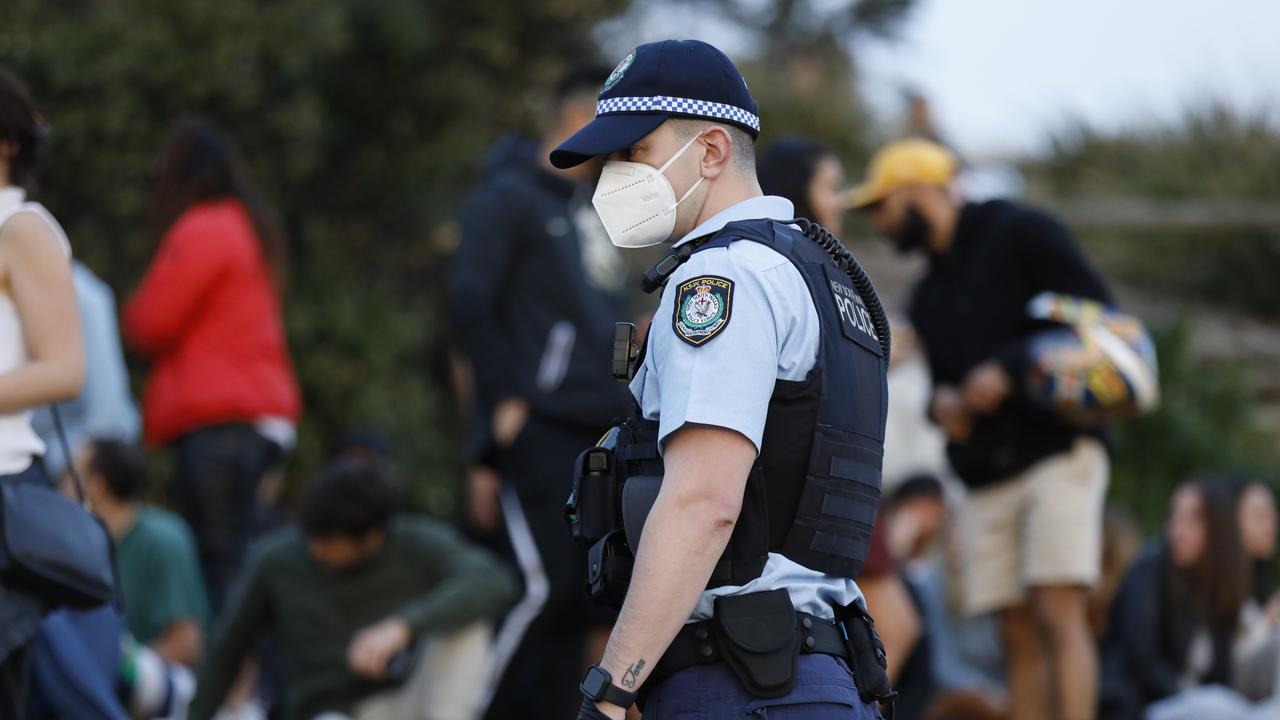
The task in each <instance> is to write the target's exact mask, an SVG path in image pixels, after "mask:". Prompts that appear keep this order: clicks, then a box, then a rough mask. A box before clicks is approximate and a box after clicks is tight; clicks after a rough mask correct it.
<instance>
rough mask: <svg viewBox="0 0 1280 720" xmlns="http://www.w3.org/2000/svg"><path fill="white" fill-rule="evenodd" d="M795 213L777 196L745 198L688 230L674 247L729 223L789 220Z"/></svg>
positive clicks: (785, 201)
mask: <svg viewBox="0 0 1280 720" xmlns="http://www.w3.org/2000/svg"><path fill="white" fill-rule="evenodd" d="M795 212H796V208H795V206H794V205H792V204H791V201H790V200H788V199H786V198H783V197H778V196H777V195H757V196H756V197H753V198H747V199H746V200H743V201H742V202H740V203H738V204H736V205H730V206H729V207H727V208H725V209H724V210H721V211H720V212H718V213H716V214H715V215H712V216H711V217H709V218H707V219H706V220H705V221H703V223H702V224H701V225H699V226H698V227H696V228H694V229H693V230H690V231H689V234H688V235H685V236H684V237H682V238H680V240H678V241H677V242H676V244H675V246H676V247H678V246H680V245H683V244H685V243H687V242H689V241H690V240H695V239H697V238H700V237H706V236H707V235H711V234H712V233H716V232H719V231H720V230H721V228H723V227H724V226H725V225H728V224H729V223H731V222H737V221H739V220H760V219H768V220H790V219H792V218H794V217H795V216H796V215H795Z"/></svg>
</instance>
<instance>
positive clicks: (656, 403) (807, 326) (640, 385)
mask: <svg viewBox="0 0 1280 720" xmlns="http://www.w3.org/2000/svg"><path fill="white" fill-rule="evenodd" d="M794 212H795V211H794V208H793V206H792V205H791V202H790V201H788V200H786V199H784V198H780V197H775V196H768V195H767V196H764V197H756V198H751V199H749V200H744V201H742V202H740V203H738V204H737V205H734V206H732V207H729V208H726V209H725V210H723V211H721V212H719V213H717V214H716V215H714V216H712V217H711V218H710V219H708V220H707V221H706V222H704V223H702V224H701V225H699V226H698V227H697V228H695V229H694V230H693V231H692V232H690V233H689V234H688V235H686V236H684V237H683V238H682V239H681V240H680V241H679V242H677V243H676V245H680V244H682V243H685V242H688V241H690V240H693V239H695V238H700V237H704V236H706V235H709V234H711V233H714V232H716V231H718V230H720V229H721V228H723V227H724V226H725V225H727V224H729V223H731V222H735V221H738V220H755V219H760V218H769V219H773V220H789V219H791V218H792V217H794V214H793V213H794ZM701 275H718V276H720V277H724V278H728V279H730V280H732V281H733V283H734V285H733V297H732V301H733V302H732V309H731V315H730V318H729V322H728V324H727V325H725V327H724V329H723V330H722V331H721V332H720V334H719V335H717V336H716V337H714V338H712V339H711V340H708V341H707V342H706V343H705V344H703V345H700V346H698V347H694V346H692V345H689V344H688V343H686V342H684V341H683V340H681V339H680V338H679V337H677V336H676V334H675V331H674V330H673V328H672V322H671V318H672V317H673V314H674V308H673V304H674V302H675V295H676V288H677V287H679V286H680V285H681V284H682V283H684V282H685V281H687V280H690V279H692V278H694V277H698V276H701ZM820 333H821V330H820V326H819V323H818V311H817V309H815V308H814V305H813V299H812V297H811V296H810V294H809V288H808V286H807V285H806V284H805V281H804V278H803V277H801V275H800V271H799V270H797V269H796V267H795V265H793V264H792V263H791V261H790V260H788V259H787V258H786V257H784V256H783V255H782V254H781V253H779V252H777V251H776V250H774V249H773V248H770V247H767V246H765V245H761V244H760V243H757V242H750V241H741V242H734V243H731V244H730V245H729V246H728V247H724V248H712V249H709V250H703V251H701V252H698V253H696V254H694V255H693V257H691V258H690V259H689V261H688V262H686V263H685V264H684V265H682V266H681V267H680V268H679V269H677V270H676V271H675V273H673V274H672V275H671V277H670V278H669V279H668V280H667V284H666V287H665V288H663V291H662V301H661V303H660V304H659V305H658V312H657V314H656V315H655V316H654V322H653V326H652V327H651V328H650V330H649V338H648V343H649V347H648V351H647V353H646V355H645V361H644V364H643V365H642V366H641V367H640V369H639V371H637V373H636V376H635V378H634V379H633V380H632V381H631V392H632V394H633V395H635V397H636V400H637V401H638V402H639V403H640V408H641V411H642V412H643V414H644V417H645V418H646V419H649V420H656V421H658V442H659V447H661V446H662V444H663V443H665V442H666V439H667V437H669V436H670V435H671V433H673V432H675V431H676V430H679V429H680V428H681V427H683V426H684V425H685V424H686V423H697V424H699V425H712V426H715V427H722V428H727V429H729V430H734V431H737V432H739V433H741V434H742V435H743V436H745V437H746V438H747V439H748V440H750V441H751V442H752V444H754V445H755V446H756V452H759V450H760V440H761V437H762V436H763V434H764V423H765V416H766V415H767V414H768V411H769V398H770V397H771V396H772V395H773V388H774V383H775V381H777V380H792V381H798V380H803V379H804V378H805V376H806V375H807V374H808V373H809V371H810V370H811V369H812V368H813V365H814V363H815V362H816V361H817V358H818V346H819V342H820V339H821V338H820ZM781 587H785V588H787V592H788V593H790V595H791V602H792V604H793V605H794V606H795V608H796V610H800V611H803V612H807V613H811V614H813V615H818V616H820V617H825V618H828V619H830V618H833V617H834V614H833V613H832V610H831V608H832V606H844V605H848V604H850V603H852V602H854V601H855V600H857V601H860V600H861V598H862V592H861V591H860V590H858V586H857V584H856V583H854V581H853V580H851V579H849V578H842V577H834V576H830V575H824V574H822V573H820V572H817V571H814V570H810V569H808V568H806V567H804V566H803V565H799V564H797V563H795V562H792V561H790V560H788V559H786V558H785V557H783V556H781V555H778V554H776V553H769V559H768V561H767V562H766V563H765V567H764V572H763V573H762V574H761V575H760V577H759V578H756V579H755V580H752V581H751V582H749V583H747V584H746V585H741V586H725V587H719V588H715V589H714V590H708V591H706V592H704V593H703V594H702V597H701V598H700V599H699V601H698V604H697V606H696V607H695V608H694V611H693V616H692V617H691V618H690V621H691V622H692V621H694V620H705V619H707V618H710V617H711V613H712V603H713V601H714V599H715V598H716V597H717V596H721V595H742V594H746V593H753V592H761V591H765V590H775V589H777V588H781Z"/></svg>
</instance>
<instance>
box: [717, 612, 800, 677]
mask: <svg viewBox="0 0 1280 720" xmlns="http://www.w3.org/2000/svg"><path fill="white" fill-rule="evenodd" d="M711 624H712V626H713V627H714V628H715V634H716V644H717V645H718V646H719V648H720V654H721V655H722V656H723V657H724V660H725V662H726V663H727V664H728V665H729V668H730V669H731V670H733V674H734V675H735V676H736V677H737V678H738V681H739V682H741V683H742V685H743V687H745V688H746V689H747V691H748V692H750V693H751V694H752V695H754V696H755V697H760V698H776V697H782V696H783V695H786V694H787V693H789V692H791V690H792V689H793V688H794V687H795V685H796V658H797V657H798V656H799V654H800V632H799V630H798V628H797V627H796V611H795V608H794V607H793V606H792V605H791V596H790V595H788V594H787V591H786V590H785V589H780V590H770V591H768V592H758V593H751V594H748V595H733V596H727V597H718V598H716V600H715V615H714V617H713V618H712V620H711Z"/></svg>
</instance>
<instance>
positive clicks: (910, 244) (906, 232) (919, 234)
mask: <svg viewBox="0 0 1280 720" xmlns="http://www.w3.org/2000/svg"><path fill="white" fill-rule="evenodd" d="M929 229H930V228H929V221H928V220H926V219H925V217H924V213H922V212H920V209H919V208H917V207H916V206H915V205H909V206H907V216H906V217H905V218H903V220H902V227H900V228H898V232H896V233H894V234H893V244H894V247H896V248H897V249H898V252H899V253H901V254H903V255H909V254H911V253H913V252H915V251H916V250H921V249H923V248H925V247H927V246H928V244H929Z"/></svg>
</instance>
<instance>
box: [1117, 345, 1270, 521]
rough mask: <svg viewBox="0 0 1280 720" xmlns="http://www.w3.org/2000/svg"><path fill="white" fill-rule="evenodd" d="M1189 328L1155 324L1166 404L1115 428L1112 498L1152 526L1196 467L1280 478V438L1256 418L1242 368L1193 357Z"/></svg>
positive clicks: (1163, 516)
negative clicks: (1279, 447)
mask: <svg viewBox="0 0 1280 720" xmlns="http://www.w3.org/2000/svg"><path fill="white" fill-rule="evenodd" d="M1189 330H1190V329H1189V326H1188V323H1187V322H1186V321H1185V320H1183V321H1178V322H1175V323H1172V324H1170V325H1167V326H1165V327H1163V328H1158V329H1157V330H1156V331H1155V333H1154V336H1155V340H1156V347H1157V352H1158V355H1159V358H1160V386H1161V396H1162V397H1161V402H1160V408H1159V409H1158V410H1157V411H1156V412H1155V413H1152V414H1151V415H1148V416H1144V417H1140V418H1136V419H1134V420H1130V421H1128V422H1124V423H1121V424H1119V425H1117V426H1116V428H1115V431H1114V433H1113V435H1112V439H1113V440H1114V448H1115V455H1114V460H1113V462H1114V466H1113V468H1112V489H1111V491H1110V498H1111V500H1112V501H1115V502H1118V503H1119V504H1120V505H1122V506H1123V507H1125V508H1127V509H1129V510H1130V511H1132V512H1133V513H1134V514H1135V515H1136V516H1137V518H1138V519H1139V520H1140V521H1141V523H1142V525H1143V526H1144V527H1145V528H1146V529H1147V530H1148V531H1154V530H1155V529H1156V528H1158V527H1159V526H1160V524H1161V523H1162V522H1163V521H1164V518H1165V516H1166V510H1167V508H1166V504H1167V502H1168V498H1169V496H1170V495H1171V494H1172V492H1173V489H1174V487H1175V486H1177V485H1178V483H1180V482H1182V481H1183V480H1185V479H1187V478H1188V477H1189V476H1191V475H1192V474H1193V473H1198V472H1244V473H1247V474H1249V475H1250V476H1253V477H1257V478H1259V479H1264V480H1269V481H1271V482H1272V483H1275V482H1276V481H1278V480H1280V462H1278V459H1277V457H1276V453H1275V447H1274V445H1275V441H1274V438H1273V436H1272V435H1271V433H1270V432H1268V431H1266V430H1264V429H1262V428H1261V427H1259V426H1258V424H1257V423H1255V422H1254V421H1253V417H1252V410H1253V408H1252V400H1251V399H1250V397H1249V393H1248V389H1247V387H1246V385H1245V382H1244V378H1243V376H1242V374H1241V372H1240V368H1239V367H1236V366H1232V365H1223V364H1222V363H1214V362H1211V361H1206V360H1204V359H1199V358H1197V357H1195V355H1194V354H1193V353H1192V352H1191V351H1190V348H1189V346H1188V336H1189Z"/></svg>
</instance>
